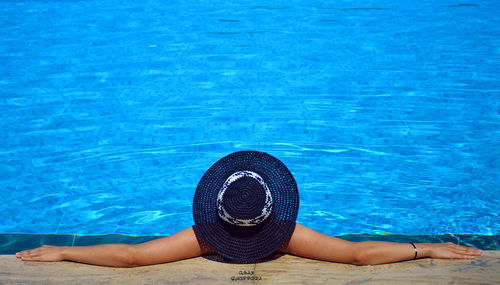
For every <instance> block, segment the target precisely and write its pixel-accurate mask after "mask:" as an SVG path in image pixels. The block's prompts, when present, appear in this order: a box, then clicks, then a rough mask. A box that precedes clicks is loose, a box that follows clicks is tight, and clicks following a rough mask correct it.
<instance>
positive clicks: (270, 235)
mask: <svg viewBox="0 0 500 285" xmlns="http://www.w3.org/2000/svg"><path fill="white" fill-rule="evenodd" d="M298 210H299V192H298V188H297V183H296V182H295V179H294V178H293V175H292V173H291V172H290V170H288V168H287V167H286V166H285V164H283V162H281V161H280V160H279V159H277V158H276V157H274V156H272V155H270V154H267V153H264V152H258V151H239V152H235V153H232V154H229V155H227V156H225V157H223V158H221V159H220V160H219V161H217V162H216V163H215V164H213V165H212V166H211V167H210V168H209V169H208V170H207V172H205V174H204V175H203V177H202V178H201V180H200V182H199V183H198V187H197V188H196V192H195V194H194V200H193V218H194V222H195V225H194V226H193V230H194V232H195V234H196V237H197V239H198V241H199V242H200V244H202V245H205V246H208V247H209V248H210V249H211V250H213V251H215V252H216V253H217V254H218V255H220V256H222V257H223V258H226V259H229V260H233V261H236V262H258V260H262V259H263V258H266V257H268V256H270V255H271V254H273V253H274V252H276V251H277V250H278V249H280V247H281V246H283V244H284V243H286V242H287V241H288V240H289V239H290V237H291V235H292V233H293V231H294V230H295V221H296V219H297V213H298Z"/></svg>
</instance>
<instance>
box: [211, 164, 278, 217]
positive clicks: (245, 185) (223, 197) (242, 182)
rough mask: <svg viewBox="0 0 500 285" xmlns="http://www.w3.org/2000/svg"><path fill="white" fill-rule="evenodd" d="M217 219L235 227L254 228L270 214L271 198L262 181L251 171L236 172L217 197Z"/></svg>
mask: <svg viewBox="0 0 500 285" xmlns="http://www.w3.org/2000/svg"><path fill="white" fill-rule="evenodd" d="M217 210H218V214H219V217H220V218H221V219H222V220H224V221H226V222H228V223H230V224H233V225H236V226H255V225H258V224H260V223H261V222H263V221H264V220H265V219H266V218H267V217H268V216H269V215H270V213H271V210H272V196H271V192H270V191H269V188H268V187H267V184H266V183H265V181H264V179H263V178H262V177H261V176H260V175H258V174H257V173H255V172H253V171H237V172H235V173H233V174H232V175H231V176H229V177H228V178H227V179H226V181H225V182H224V184H223V186H222V188H221V190H220V191H219V195H218V197H217Z"/></svg>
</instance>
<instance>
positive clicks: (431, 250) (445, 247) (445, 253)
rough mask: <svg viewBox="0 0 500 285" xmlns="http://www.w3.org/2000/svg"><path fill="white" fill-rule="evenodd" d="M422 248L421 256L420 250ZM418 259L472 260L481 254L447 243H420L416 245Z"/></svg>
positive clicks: (468, 248) (472, 249) (469, 248)
mask: <svg viewBox="0 0 500 285" xmlns="http://www.w3.org/2000/svg"><path fill="white" fill-rule="evenodd" d="M419 247H421V248H422V255H423V256H421V255H420V249H419ZM417 250H418V251H419V254H418V257H430V258H445V259H474V258H476V257H478V256H480V255H481V254H482V253H483V252H482V251H481V250H479V249H475V248H472V247H467V246H461V245H457V244H454V243H451V242H447V243H420V244H417Z"/></svg>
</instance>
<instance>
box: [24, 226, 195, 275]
mask: <svg viewBox="0 0 500 285" xmlns="http://www.w3.org/2000/svg"><path fill="white" fill-rule="evenodd" d="M201 253H202V252H201V249H200V246H199V245H198V241H197V239H196V236H195V234H194V232H193V229H192V228H191V227H189V228H187V229H185V230H182V231H180V232H178V233H176V234H174V235H171V236H168V237H164V238H160V239H156V240H152V241H149V242H145V243H141V244H135V245H129V244H100V245H92V246H63V247H59V246H47V245H44V246H42V247H39V248H35V249H32V250H25V251H21V252H18V253H17V254H16V257H17V258H19V259H21V260H23V261H62V260H70V261H76V262H82V263H88V264H95V265H103V266H112V267H134V266H141V265H150V264H158V263H164V262H171V261H177V260H181V259H186V258H192V257H196V256H200V255H201Z"/></svg>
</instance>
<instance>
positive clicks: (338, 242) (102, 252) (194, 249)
mask: <svg viewBox="0 0 500 285" xmlns="http://www.w3.org/2000/svg"><path fill="white" fill-rule="evenodd" d="M415 246H416V247H417V251H418V256H417V258H424V257H430V258H445V259H470V260H472V259H475V258H476V257H478V256H480V255H481V253H482V252H481V251H480V250H478V249H474V248H470V247H465V246H460V245H456V244H453V243H416V244H415ZM280 252H283V253H288V254H293V255H296V256H301V257H306V258H311V259H317V260H324V261H331V262H340V263H348V264H355V265H371V264H383V263H391V262H398V261H403V260H411V259H413V258H414V256H415V250H414V249H413V246H412V245H411V244H408V243H394V242H383V241H364V242H350V241H346V240H342V239H339V238H335V237H331V236H328V235H324V234H321V233H318V232H316V231H314V230H312V229H310V228H307V227H305V226H302V225H300V224H297V226H296V227H295V231H294V233H293V234H292V237H291V239H290V241H289V243H288V246H287V247H286V248H283V249H281V250H280ZM210 253H212V252H204V251H203V250H202V248H201V247H200V245H199V244H198V241H197V239H196V236H195V234H194V231H193V229H192V228H191V227H189V228H187V229H185V230H182V231H180V232H178V233H176V234H174V235H171V236H168V237H165V238H160V239H157V240H153V241H149V242H145V243H142V244H136V245H128V244H101V245H93V246H74V247H66V246H63V247H58V246H49V245H44V246H42V247H39V248H35V249H31V250H24V251H21V252H18V253H16V257H17V258H19V259H20V260H22V261H62V260H69V261H76V262H81V263H88V264H94V265H102V266H112V267H136V266H143V265H151V264H159V263H166V262H173V261H177V260H182V259H187V258H193V257H198V256H201V255H206V254H210Z"/></svg>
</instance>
